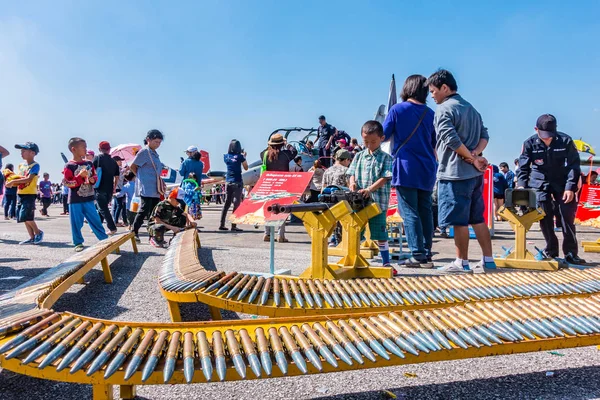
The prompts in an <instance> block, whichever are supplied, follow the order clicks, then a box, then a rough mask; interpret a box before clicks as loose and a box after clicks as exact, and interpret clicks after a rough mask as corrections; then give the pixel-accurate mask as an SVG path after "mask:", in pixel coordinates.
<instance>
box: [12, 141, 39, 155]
mask: <svg viewBox="0 0 600 400" xmlns="http://www.w3.org/2000/svg"><path fill="white" fill-rule="evenodd" d="M15 149H19V150H21V149H23V150H33V152H34V153H35V154H37V153H39V152H40V148H39V147H38V145H37V144H35V143H33V142H25V143H23V144H15Z"/></svg>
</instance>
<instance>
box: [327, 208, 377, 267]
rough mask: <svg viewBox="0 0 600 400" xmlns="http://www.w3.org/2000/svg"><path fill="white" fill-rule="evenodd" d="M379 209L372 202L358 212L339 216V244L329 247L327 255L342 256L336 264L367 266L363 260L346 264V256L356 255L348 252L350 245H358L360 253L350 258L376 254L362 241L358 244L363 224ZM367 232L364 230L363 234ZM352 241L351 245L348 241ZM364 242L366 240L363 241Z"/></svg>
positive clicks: (370, 256) (369, 256)
mask: <svg viewBox="0 0 600 400" xmlns="http://www.w3.org/2000/svg"><path fill="white" fill-rule="evenodd" d="M379 213H380V210H379V206H378V205H377V204H375V203H373V204H369V205H368V206H367V207H365V208H363V209H362V210H360V211H358V212H353V213H351V214H348V215H346V216H344V217H342V218H340V220H339V223H340V224H341V225H342V241H341V242H340V244H339V245H337V246H336V247H333V248H329V255H330V256H340V257H344V258H343V259H342V260H340V262H338V264H341V265H345V266H356V267H358V266H368V265H369V264H368V263H367V261H366V260H365V261H364V263H365V264H362V265H361V264H354V263H350V264H347V263H346V262H347V260H345V259H347V258H348V257H350V254H353V255H356V254H357V253H358V252H356V251H354V250H353V251H352V253H351V252H349V250H348V249H349V248H350V247H351V246H354V247H355V246H360V254H358V257H352V258H357V259H359V258H360V259H362V260H364V259H366V258H373V257H374V255H375V254H376V253H375V252H374V251H373V249H371V248H369V247H365V245H364V243H363V244H362V245H361V244H360V233H361V232H362V231H363V229H365V226H367V222H369V218H371V217H374V216H375V215H377V214H379ZM368 229H369V228H368V226H367V230H368ZM366 233H367V232H366V231H365V234H366ZM370 236H371V235H370V232H369V237H370ZM355 240H358V243H356V242H355ZM351 242H352V245H350V244H349V243H351ZM365 243H366V241H365ZM375 246H376V247H377V252H379V246H377V245H375Z"/></svg>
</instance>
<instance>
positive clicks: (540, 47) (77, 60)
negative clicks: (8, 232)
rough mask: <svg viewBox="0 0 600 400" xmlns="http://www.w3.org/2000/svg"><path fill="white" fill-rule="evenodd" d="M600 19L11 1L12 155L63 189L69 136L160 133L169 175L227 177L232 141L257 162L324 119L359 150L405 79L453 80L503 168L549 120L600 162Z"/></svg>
mask: <svg viewBox="0 0 600 400" xmlns="http://www.w3.org/2000/svg"><path fill="white" fill-rule="evenodd" d="M599 16H600V1H577V2H565V1H561V2H558V1H557V2H550V1H546V2H519V1H503V2H481V1H477V2H467V1H462V2H457V1H439V0H438V1H427V2H408V1H389V2H384V1H373V2H366V1H361V2H358V1H295V2H292V1H266V0H265V1H263V0H255V1H250V0H247V1H210V2H205V1H189V2H185V1H178V2H167V1H161V2H158V1H124V2H123V1H101V2H100V1H76V0H74V1H61V0H57V1H54V2H50V1H40V2H36V1H31V2H15V1H5V0H0V88H1V91H0V144H2V145H4V146H5V147H10V148H12V147H13V145H14V143H17V142H22V141H25V140H31V141H35V142H37V143H38V144H39V146H40V148H41V153H40V154H39V161H40V163H41V165H42V169H43V170H44V171H48V172H50V173H51V175H52V177H54V178H56V177H58V176H59V172H60V170H61V169H62V161H61V158H60V155H59V153H60V152H61V151H66V143H67V140H68V139H69V138H70V137H71V136H82V137H84V138H86V139H87V140H88V145H89V146H90V147H92V148H95V147H96V146H97V143H98V142H99V141H101V140H109V141H110V142H111V143H112V144H118V143H127V142H137V143H139V142H141V141H142V139H143V137H144V134H145V132H146V131H148V129H151V128H158V129H161V130H162V131H163V132H164V133H165V135H166V141H165V142H164V144H163V146H162V147H161V148H160V149H159V153H160V154H161V157H162V159H163V161H164V162H166V163H167V164H170V165H171V166H177V164H178V162H177V161H178V158H179V156H181V155H183V149H185V148H186V147H187V146H188V145H190V144H194V145H197V146H199V147H200V148H202V149H205V150H207V151H209V152H210V153H211V161H212V164H213V167H214V168H213V169H219V168H222V167H223V163H222V160H221V158H222V156H221V154H222V153H224V152H225V151H226V149H227V145H228V143H229V141H230V140H231V139H232V138H237V139H239V140H241V141H242V144H243V146H244V147H245V148H246V150H247V151H248V154H249V157H248V158H249V159H251V160H254V159H257V158H258V153H259V151H260V150H262V149H263V148H264V147H265V142H266V138H267V135H268V134H269V133H270V132H271V131H272V130H274V129H275V128H280V127H283V126H303V127H311V126H316V125H317V121H316V119H317V117H318V116H319V115H320V114H325V115H326V116H327V117H328V120H329V122H331V123H332V124H334V125H335V126H337V127H338V128H340V129H344V130H346V131H348V132H349V133H350V134H351V135H352V136H358V134H359V129H360V126H361V125H362V123H363V122H365V121H366V120H368V119H371V118H373V115H374V113H375V111H376V109H377V106H378V105H379V104H382V103H386V102H387V94H388V87H389V81H390V77H391V74H392V73H395V74H396V79H397V81H398V84H399V87H398V91H399V90H400V87H401V85H402V82H403V81H404V78H405V77H406V76H408V75H410V74H414V73H420V74H423V75H426V76H428V75H429V74H431V73H432V72H433V71H435V70H436V69H437V68H439V67H444V68H447V69H449V70H451V71H452V72H453V73H454V74H455V76H456V78H457V80H458V85H459V92H460V93H461V94H462V95H463V96H464V97H465V98H466V99H467V100H469V101H470V102H471V103H472V104H473V105H475V107H476V108H477V109H478V110H479V112H480V113H481V115H482V116H483V119H484V123H485V124H486V125H487V126H488V129H489V132H490V137H491V140H490V145H489V147H488V150H487V151H486V155H487V157H488V158H489V159H490V161H492V162H494V163H498V162H500V161H504V160H507V161H510V160H512V159H513V158H515V157H516V156H517V155H518V153H519V151H520V148H521V144H522V141H523V140H524V139H525V138H526V137H528V136H529V135H530V134H532V133H533V129H532V128H533V126H534V124H535V120H536V118H537V116H538V115H540V114H542V113H546V112H549V113H553V114H554V115H556V116H557V118H558V123H559V129H560V130H563V131H565V132H567V133H569V134H571V135H572V136H573V137H575V138H579V137H583V138H584V139H587V141H588V142H590V143H591V144H592V145H596V146H600V132H599V129H598V126H599V125H600V98H599V97H598V93H600V74H599V73H598V71H600V42H599V39H598V38H599V37H600V18H598V17H599ZM431 106H432V107H434V106H435V105H434V104H433V103H432V104H431ZM9 161H13V162H16V161H19V160H18V154H17V152H16V151H15V152H13V155H11V156H10V157H9Z"/></svg>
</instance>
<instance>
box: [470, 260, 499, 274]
mask: <svg viewBox="0 0 600 400" xmlns="http://www.w3.org/2000/svg"><path fill="white" fill-rule="evenodd" d="M495 270H496V263H495V262H493V261H491V262H484V261H483V260H481V261H479V262H478V263H477V264H475V266H474V267H473V273H474V274H485V273H487V272H493V271H495Z"/></svg>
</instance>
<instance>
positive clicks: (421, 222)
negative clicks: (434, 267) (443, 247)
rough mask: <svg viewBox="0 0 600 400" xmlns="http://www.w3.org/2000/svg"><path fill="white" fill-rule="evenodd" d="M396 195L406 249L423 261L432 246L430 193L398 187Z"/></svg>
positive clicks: (429, 253)
mask: <svg viewBox="0 0 600 400" xmlns="http://www.w3.org/2000/svg"><path fill="white" fill-rule="evenodd" d="M396 193H397V194H398V209H399V211H400V215H401V216H402V219H403V220H404V230H405V232H406V241H407V242H408V248H409V249H410V251H411V253H412V255H413V257H415V258H416V259H417V260H419V261H425V260H426V257H427V256H428V255H429V256H430V255H431V247H432V244H433V212H432V204H431V193H432V191H430V190H421V189H415V188H406V187H400V186H398V187H396Z"/></svg>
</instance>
